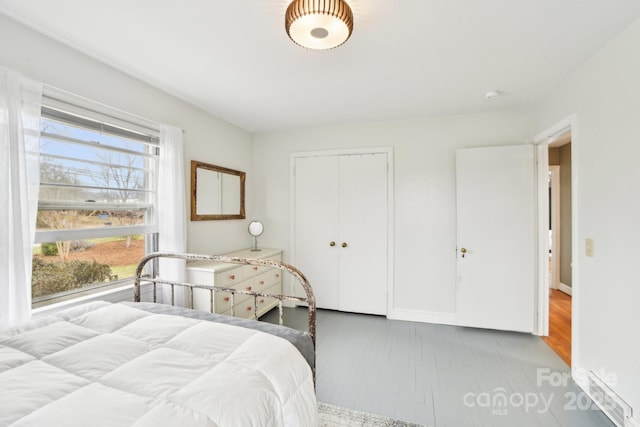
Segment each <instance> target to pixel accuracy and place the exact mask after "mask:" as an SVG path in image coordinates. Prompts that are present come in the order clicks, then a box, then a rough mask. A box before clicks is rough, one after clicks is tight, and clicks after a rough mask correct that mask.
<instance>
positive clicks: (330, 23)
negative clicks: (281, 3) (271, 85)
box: [285, 0, 353, 50]
mask: <svg viewBox="0 0 640 427" xmlns="http://www.w3.org/2000/svg"><path fill="white" fill-rule="evenodd" d="M285 16H286V17H285V28H286V30H287V34H288V35H289V37H290V38H291V40H293V41H294V42H295V43H296V44H299V45H300V46H302V47H306V48H308V49H318V50H322V49H333V48H334V47H338V46H340V45H341V44H343V43H344V42H346V41H347V40H348V39H349V37H350V36H351V33H352V32H353V12H352V11H351V7H349V5H348V4H347V2H346V1H345V0H293V1H292V2H291V4H290V5H289V7H288V8H287V13H286V15H285Z"/></svg>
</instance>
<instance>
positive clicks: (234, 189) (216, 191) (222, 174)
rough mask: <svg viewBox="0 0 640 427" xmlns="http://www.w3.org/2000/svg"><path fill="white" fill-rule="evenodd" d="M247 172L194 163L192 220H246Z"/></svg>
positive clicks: (193, 161) (192, 167)
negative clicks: (245, 188)
mask: <svg viewBox="0 0 640 427" xmlns="http://www.w3.org/2000/svg"><path fill="white" fill-rule="evenodd" d="M245 175H246V174H245V173H244V172H240V171H236V170H233V169H228V168H224V167H221V166H216V165H211V164H208V163H203V162H198V161H195V160H192V161H191V220H192V221H203V220H216V219H244V218H245V210H244V183H245Z"/></svg>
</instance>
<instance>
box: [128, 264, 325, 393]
mask: <svg viewBox="0 0 640 427" xmlns="http://www.w3.org/2000/svg"><path fill="white" fill-rule="evenodd" d="M159 258H173V259H183V260H187V261H219V262H224V263H232V264H246V265H257V266H264V267H272V268H278V269H280V270H282V271H286V272H287V273H289V274H290V275H291V276H293V277H294V278H295V279H296V280H297V281H298V283H300V285H302V288H303V289H304V291H305V293H306V295H307V296H306V298H304V297H297V296H290V295H282V294H279V295H278V294H267V293H262V292H253V291H245V290H241V289H234V288H223V287H214V286H211V285H201V284H195V283H187V282H176V281H173V280H167V279H163V278H161V277H158V276H155V277H150V276H149V275H143V272H144V269H145V266H146V264H147V263H148V262H149V261H151V260H153V261H154V268H153V271H158V269H157V261H158V259H159ZM142 282H145V283H148V282H151V283H153V302H154V303H155V302H157V285H158V283H160V284H166V285H169V286H170V287H171V305H175V287H176V286H180V287H183V288H188V289H189V292H188V295H187V298H188V301H187V302H188V304H189V308H193V289H194V288H196V289H204V290H208V291H209V297H210V305H209V311H210V312H211V313H213V301H214V298H213V294H214V292H227V293H230V294H231V297H230V298H231V310H232V316H233V315H235V311H234V301H235V300H234V296H235V294H240V295H249V296H252V297H253V307H254V315H255V314H257V313H258V297H269V298H275V299H277V300H278V312H279V324H280V325H282V324H283V310H282V302H283V301H293V302H296V303H302V304H307V307H308V322H309V329H308V332H309V335H310V336H311V340H312V342H313V349H314V354H315V348H316V298H315V296H314V294H313V289H312V288H311V285H309V281H308V280H307V278H306V277H305V276H304V274H302V272H301V271H300V270H298V269H297V268H296V267H294V266H292V265H289V264H285V263H284V262H281V261H275V260H271V259H256V258H239V257H230V256H225V255H198V254H190V253H173V252H154V253H151V254H149V255H147V256H145V257H144V258H142V259H141V260H140V262H139V263H138V267H137V268H136V280H135V283H134V301H136V302H140V285H141V283H142ZM256 320H258V319H257V318H256ZM314 358H315V356H314ZM313 371H314V372H313V376H314V382H315V367H314V369H313Z"/></svg>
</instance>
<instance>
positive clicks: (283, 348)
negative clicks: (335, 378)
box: [0, 303, 317, 427]
mask: <svg viewBox="0 0 640 427" xmlns="http://www.w3.org/2000/svg"><path fill="white" fill-rule="evenodd" d="M316 424H317V421H316V400H315V393H314V388H313V380H312V374H311V369H310V368H309V365H308V364H307V363H306V362H305V360H304V358H303V357H302V356H301V355H300V353H299V352H298V351H297V350H296V349H295V347H293V345H291V344H290V343H289V342H287V341H286V340H284V339H281V338H278V337H274V336H272V335H268V334H265V333H262V332H258V331H254V330H250V329H245V328H239V327H235V326H230V325H224V324H219V323H212V322H207V321H201V320H194V319H187V318H182V317H177V316H169V315H158V314H151V313H148V312H145V311H142V310H138V309H135V308H131V307H128V306H125V305H120V304H109V303H92V304H87V305H84V306H81V307H77V308H74V309H71V310H67V311H64V312H61V313H59V314H56V315H55V316H50V317H47V318H45V319H42V320H37V321H32V322H30V323H27V324H26V325H23V326H22V327H19V328H14V329H11V330H8V331H3V332H0V426H12V427H13V426H15V427H18V426H65V427H73V426H78V427H86V426H109V427H118V426H136V427H142V426H154V427H155V426H189V427H191V426H193V427H199V426H203V427H204V426H305V427H306V426H315V425H316Z"/></svg>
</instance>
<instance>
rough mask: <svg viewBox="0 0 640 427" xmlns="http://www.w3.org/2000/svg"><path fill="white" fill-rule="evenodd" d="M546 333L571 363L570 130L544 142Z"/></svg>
mask: <svg viewBox="0 0 640 427" xmlns="http://www.w3.org/2000/svg"><path fill="white" fill-rule="evenodd" d="M548 165H549V335H548V336H547V337H543V340H544V341H545V342H546V343H547V344H548V345H549V346H550V347H551V348H552V349H553V350H554V351H555V352H556V353H557V354H558V355H559V356H560V357H561V358H562V360H564V361H565V363H567V365H569V366H571V319H572V310H571V306H572V297H571V296H572V282H573V277H572V276H573V275H572V259H573V256H572V252H573V247H572V241H573V238H572V229H573V226H572V218H573V209H572V178H571V177H572V173H571V129H569V130H567V131H566V132H563V133H561V134H560V135H558V136H556V137H555V138H553V139H552V140H550V141H549V145H548Z"/></svg>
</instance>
